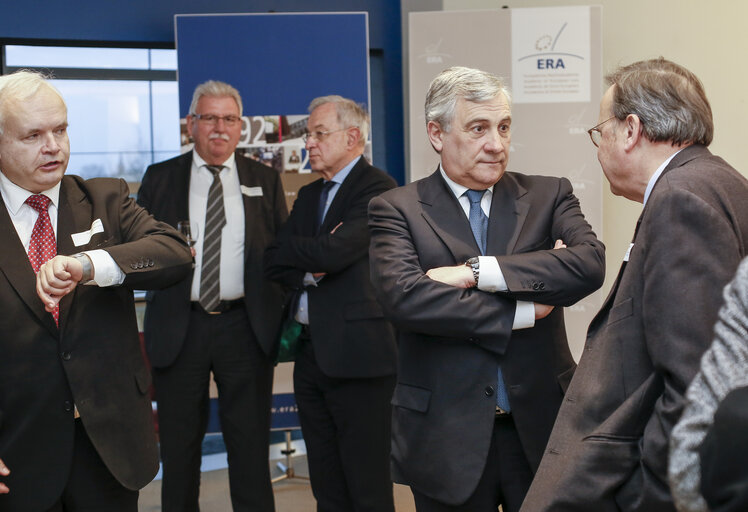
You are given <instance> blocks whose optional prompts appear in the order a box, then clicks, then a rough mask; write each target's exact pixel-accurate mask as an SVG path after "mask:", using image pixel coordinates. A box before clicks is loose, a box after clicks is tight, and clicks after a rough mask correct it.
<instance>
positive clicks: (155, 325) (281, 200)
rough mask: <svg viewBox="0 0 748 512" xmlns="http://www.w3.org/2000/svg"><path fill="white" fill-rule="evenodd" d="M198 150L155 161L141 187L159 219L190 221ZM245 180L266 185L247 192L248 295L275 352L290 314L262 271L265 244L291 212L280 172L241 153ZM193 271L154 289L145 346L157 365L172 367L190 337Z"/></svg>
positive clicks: (253, 320)
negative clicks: (194, 158) (256, 191)
mask: <svg viewBox="0 0 748 512" xmlns="http://www.w3.org/2000/svg"><path fill="white" fill-rule="evenodd" d="M191 166H192V152H191V151H190V152H189V153H185V154H184V155H181V156H178V157H176V158H172V159H170V160H166V161H165V162H160V163H157V164H153V165H151V166H150V167H148V169H147V170H146V173H145V176H144V177H143V181H142V183H141V185H140V190H139V191H138V204H140V205H141V206H143V207H144V208H146V209H147V210H148V211H149V212H150V213H151V214H152V215H153V216H154V217H156V218H157V219H158V220H160V221H163V222H166V223H168V224H171V225H172V226H176V225H177V223H178V222H179V221H180V220H186V219H189V217H190V216H189V190H190V169H191ZM236 169H237V171H238V173H239V183H240V184H241V185H244V186H247V187H261V188H262V195H261V196H252V197H250V196H248V195H246V194H243V195H242V197H243V200H244V215H245V218H244V299H245V303H246V308H247V315H248V316H249V321H250V324H251V325H252V331H253V332H254V335H255V338H256V339H257V341H258V343H259V344H260V346H261V347H262V349H263V350H264V351H265V353H266V354H270V353H271V352H272V351H273V350H274V348H275V343H276V341H277V337H278V329H279V326H280V322H281V319H282V318H283V314H284V309H283V306H284V300H285V298H284V295H283V293H282V291H281V289H280V287H279V286H278V285H276V284H274V283H271V282H270V281H268V280H267V279H265V278H264V277H263V275H262V258H263V254H264V252H265V248H266V247H267V246H268V244H270V242H271V241H272V240H273V239H274V238H275V234H276V232H277V231H278V229H279V228H280V226H281V224H283V222H284V221H285V220H286V217H287V215H288V210H287V208H286V199H285V196H284V193H283V187H282V185H281V181H280V175H279V174H278V172H277V171H275V170H273V169H271V168H269V167H267V166H265V165H262V164H259V163H257V162H255V161H253V160H251V159H249V158H246V157H244V156H241V155H240V154H239V153H237V154H236ZM191 287H192V274H190V275H189V276H188V277H186V278H185V279H183V280H182V281H180V282H179V283H177V284H176V285H174V286H172V287H170V288H167V289H165V290H158V291H154V292H149V293H148V294H147V295H146V300H147V302H148V305H147V307H146V313H145V320H144V328H143V329H144V335H145V344H146V349H147V351H148V357H149V358H150V362H151V364H152V365H153V366H154V367H166V366H169V365H171V364H172V363H173V362H174V360H175V359H176V358H177V355H178V354H179V352H180V350H181V349H182V344H183V343H184V340H185V338H186V336H187V325H188V318H189V314H190V290H191Z"/></svg>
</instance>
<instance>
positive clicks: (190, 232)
mask: <svg viewBox="0 0 748 512" xmlns="http://www.w3.org/2000/svg"><path fill="white" fill-rule="evenodd" d="M177 231H179V232H180V233H182V236H183V237H184V239H185V240H187V245H189V246H190V252H191V253H192V258H193V260H194V258H195V244H196V243H197V237H198V235H199V234H200V233H199V231H200V230H199V229H198V227H197V222H190V221H188V220H180V221H179V222H177ZM192 265H193V266H194V265H195V263H194V261H193V263H192Z"/></svg>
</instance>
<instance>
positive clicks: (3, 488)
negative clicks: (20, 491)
mask: <svg viewBox="0 0 748 512" xmlns="http://www.w3.org/2000/svg"><path fill="white" fill-rule="evenodd" d="M9 474H10V470H9V469H8V466H6V465H5V464H4V463H3V459H0V476H8V475H9ZM8 492H10V490H9V489H8V486H7V485H5V484H4V483H2V482H0V494H8Z"/></svg>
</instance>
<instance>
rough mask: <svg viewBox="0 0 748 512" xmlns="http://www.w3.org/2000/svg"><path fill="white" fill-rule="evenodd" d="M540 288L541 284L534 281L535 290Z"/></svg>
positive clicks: (533, 287)
mask: <svg viewBox="0 0 748 512" xmlns="http://www.w3.org/2000/svg"><path fill="white" fill-rule="evenodd" d="M538 288H540V285H539V284H538V283H532V289H533V290H537V289H538Z"/></svg>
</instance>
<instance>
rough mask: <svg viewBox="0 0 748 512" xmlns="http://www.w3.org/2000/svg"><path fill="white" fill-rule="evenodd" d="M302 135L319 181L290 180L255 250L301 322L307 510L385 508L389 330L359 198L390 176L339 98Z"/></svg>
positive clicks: (356, 111)
mask: <svg viewBox="0 0 748 512" xmlns="http://www.w3.org/2000/svg"><path fill="white" fill-rule="evenodd" d="M309 112H310V116H309V120H308V122H307V133H306V135H305V140H306V150H307V152H308V154H309V162H310V164H311V167H312V170H313V171H315V172H318V173H319V174H320V175H321V179H319V180H317V181H314V182H312V183H310V184H309V185H306V186H304V187H302V188H301V190H299V195H298V198H297V199H296V202H295V203H294V206H293V210H292V211H291V215H290V216H289V218H288V222H287V223H286V225H285V226H284V228H283V229H282V230H281V232H280V233H279V234H278V239H277V241H276V243H275V244H273V245H272V246H271V247H270V248H269V249H268V251H267V253H266V255H265V271H266V275H267V276H268V277H270V278H271V279H274V280H276V281H278V282H279V283H282V284H283V285H285V286H286V287H288V288H290V289H291V290H293V292H294V293H293V295H292V300H291V302H290V304H291V306H290V310H289V313H290V314H291V315H293V316H294V318H295V320H296V321H298V322H300V323H301V326H302V330H301V337H300V344H301V347H300V350H299V353H298V354H297V356H296V364H295V367H294V391H295V394H296V403H297V404H298V407H299V418H300V420H301V430H302V432H303V434H304V441H305V442H306V448H307V460H308V462H309V476H310V477H311V481H312V491H313V492H314V497H315V498H316V499H317V509H318V510H320V511H322V510H324V511H325V512H331V511H339V512H350V511H372V512H374V511H378V512H393V511H394V504H393V497H392V481H391V479H390V472H389V453H390V431H391V430H390V420H391V407H390V399H391V397H392V389H393V387H394V385H395V375H394V374H395V361H396V349H395V333H394V330H393V328H392V325H391V324H390V323H389V322H387V321H386V320H385V319H384V317H383V315H382V308H381V307H380V306H379V304H378V303H377V301H376V299H375V297H374V290H373V288H372V286H371V280H370V277H369V251H368V249H369V231H368V230H367V228H366V208H367V205H368V204H369V200H370V199H371V198H372V197H375V196H377V195H379V194H381V193H382V192H384V191H385V190H389V189H391V188H393V187H394V186H395V182H394V181H393V179H392V178H391V177H390V176H388V175H387V174H386V173H385V172H384V171H382V170H380V169H377V168H376V167H373V166H371V165H370V164H369V162H367V161H366V159H365V158H364V157H363V152H364V147H365V145H366V140H367V138H368V133H369V116H368V115H367V114H366V111H365V110H364V109H363V108H362V107H361V106H359V105H357V104H356V103H355V102H353V101H351V100H349V99H346V98H342V97H340V96H324V97H321V98H316V99H315V100H314V101H312V103H311V104H310V105H309Z"/></svg>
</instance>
